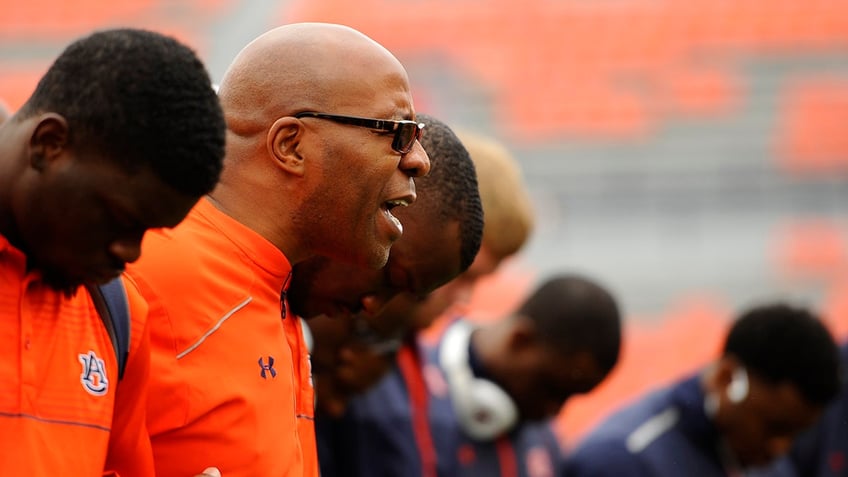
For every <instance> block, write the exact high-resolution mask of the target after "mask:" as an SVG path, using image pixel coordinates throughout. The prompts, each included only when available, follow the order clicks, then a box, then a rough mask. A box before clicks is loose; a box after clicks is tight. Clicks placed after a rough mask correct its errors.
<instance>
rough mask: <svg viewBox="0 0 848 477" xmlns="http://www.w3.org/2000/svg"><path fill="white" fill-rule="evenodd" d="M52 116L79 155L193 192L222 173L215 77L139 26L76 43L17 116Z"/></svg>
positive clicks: (189, 54) (187, 52)
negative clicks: (143, 171)
mask: <svg viewBox="0 0 848 477" xmlns="http://www.w3.org/2000/svg"><path fill="white" fill-rule="evenodd" d="M47 112H53V113H57V114H60V115H61V116H63V117H64V118H65V120H66V121H67V123H68V129H69V135H70V146H71V147H72V148H73V149H74V150H75V151H76V152H77V154H80V155H85V154H88V155H95V156H100V157H104V158H106V159H109V160H112V161H117V162H118V163H119V164H121V165H122V166H123V167H124V170H126V171H128V172H130V173H134V172H138V171H139V170H141V169H142V168H144V167H147V168H149V169H150V170H151V171H152V172H153V173H154V174H155V175H156V176H157V177H159V178H160V179H161V180H162V181H163V182H164V183H166V184H168V185H170V186H171V187H173V188H174V189H176V190H177V191H180V192H182V193H184V194H187V195H192V196H198V197H199V196H201V195H203V194H205V193H207V192H209V191H211V190H212V189H213V188H214V186H215V184H216V183H217V182H218V179H219V177H220V174H221V169H222V167H223V157H224V137H225V131H226V124H225V122H224V115H223V112H222V111H221V106H220V103H219V102H218V97H217V96H216V94H215V91H214V90H213V89H212V83H211V81H210V78H209V74H208V73H207V71H206V68H205V67H204V65H203V63H202V62H201V61H200V59H198V57H197V56H196V55H195V53H194V52H193V51H192V50H191V49H190V48H188V47H187V46H185V45H183V44H181V43H179V42H178V41H177V40H175V39H173V38H170V37H167V36H164V35H161V34H159V33H155V32H151V31H145V30H137V29H115V30H105V31H100V32H97V33H94V34H92V35H89V36H87V37H84V38H81V39H79V40H77V41H75V42H73V43H72V44H70V45H69V46H68V47H67V48H66V49H65V50H64V51H63V52H62V53H61V55H59V57H58V58H57V59H56V61H55V62H54V63H53V64H52V65H51V66H50V69H48V71H47V73H46V74H45V75H44V77H42V78H41V81H39V83H38V86H37V87H36V89H35V92H34V93H33V94H32V96H31V97H30V98H29V100H28V101H27V102H26V103H25V104H24V105H23V107H22V108H21V111H20V113H19V116H20V117H21V118H28V117H32V116H34V115H37V114H42V113H47Z"/></svg>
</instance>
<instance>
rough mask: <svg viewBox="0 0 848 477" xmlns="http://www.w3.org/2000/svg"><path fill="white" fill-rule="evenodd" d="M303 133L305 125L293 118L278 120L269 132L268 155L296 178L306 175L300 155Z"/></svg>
mask: <svg viewBox="0 0 848 477" xmlns="http://www.w3.org/2000/svg"><path fill="white" fill-rule="evenodd" d="M303 132H304V129H303V123H301V122H300V120H299V119H297V118H293V117H291V116H285V117H282V118H279V119H277V120H276V121H274V124H272V125H271V129H270V130H268V137H267V144H266V146H267V147H268V153H270V154H271V157H273V158H274V159H275V160H276V161H277V165H278V166H279V167H281V168H282V169H284V170H285V171H286V172H288V173H289V174H294V175H296V176H303V173H304V160H303V156H302V155H301V154H300V150H301V139H302V137H303Z"/></svg>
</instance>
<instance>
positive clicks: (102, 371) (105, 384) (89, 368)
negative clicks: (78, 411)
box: [79, 350, 109, 396]
mask: <svg viewBox="0 0 848 477" xmlns="http://www.w3.org/2000/svg"><path fill="white" fill-rule="evenodd" d="M79 360H80V363H81V364H82V374H80V382H81V383H82V387H83V388H85V390H86V391H87V392H88V393H89V394H92V395H94V396H102V395H104V394H106V392H107V391H108V390H109V380H108V379H106V364H105V363H104V362H103V360H102V359H100V358H99V357H97V354H95V353H94V351H90V350H89V352H88V353H86V354H80V355H79Z"/></svg>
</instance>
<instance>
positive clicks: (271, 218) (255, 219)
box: [206, 181, 310, 265]
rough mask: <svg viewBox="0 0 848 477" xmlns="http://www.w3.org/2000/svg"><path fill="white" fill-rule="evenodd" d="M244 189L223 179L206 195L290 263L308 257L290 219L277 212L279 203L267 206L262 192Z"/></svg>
mask: <svg viewBox="0 0 848 477" xmlns="http://www.w3.org/2000/svg"><path fill="white" fill-rule="evenodd" d="M246 189H247V188H245V187H230V186H229V184H228V183H226V182H223V181H222V182H221V183H219V184H218V187H216V188H215V190H214V191H212V192H211V193H210V194H208V195H207V196H206V198H207V199H208V200H209V202H210V203H211V204H212V205H213V206H214V207H215V208H217V209H218V210H220V211H221V212H223V213H225V214H227V215H229V216H230V217H232V218H233V219H235V220H237V221H238V222H240V223H241V224H242V225H244V226H245V227H247V228H249V229H251V230H253V231H254V232H256V233H258V234H259V235H261V236H262V237H264V238H265V239H266V240H268V241H269V242H271V243H272V244H274V246H275V247H277V248H278V249H279V250H280V251H281V252H283V254H284V255H285V256H286V258H287V259H288V261H289V263H291V264H292V265H294V264H296V263H299V262H301V261H303V260H306V259H308V258H310V257H309V256H308V255H307V254H306V253H305V252H304V251H305V250H306V248H304V247H302V246H300V244H299V242H298V236H297V234H294V233H291V231H290V230H289V227H290V224H291V220H290V218H289V217H288V216H286V215H285V214H283V213H280V204H279V203H278V204H276V205H274V206H271V205H267V204H266V203H265V201H267V199H268V197H267V196H266V197H262V192H258V191H257V190H254V191H248V190H246ZM266 205H267V206H266Z"/></svg>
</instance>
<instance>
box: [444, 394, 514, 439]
mask: <svg viewBox="0 0 848 477" xmlns="http://www.w3.org/2000/svg"><path fill="white" fill-rule="evenodd" d="M465 391H466V392H465V393H462V394H463V396H456V397H455V399H456V398H458V399H459V401H460V402H459V403H458V404H460V406H459V409H461V411H460V412H459V413H458V418H459V420H460V424H462V427H463V429H464V430H465V431H466V432H467V433H468V435H469V436H471V437H472V438H474V439H477V440H491V439H494V438H495V437H497V436H499V435H501V434H503V433H504V432H507V431H508V430H509V429H510V428H512V427H513V426H514V425H515V424H516V422H517V421H518V409H517V408H516V406H515V403H514V402H513V401H512V398H510V397H509V395H508V394H507V393H506V392H505V391H504V390H503V389H501V388H500V387H499V386H498V385H496V384H495V383H493V382H491V381H488V380H485V379H474V380H472V381H471V382H470V383H469V384H468V387H467V389H466V390H465ZM457 394H459V393H457Z"/></svg>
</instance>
